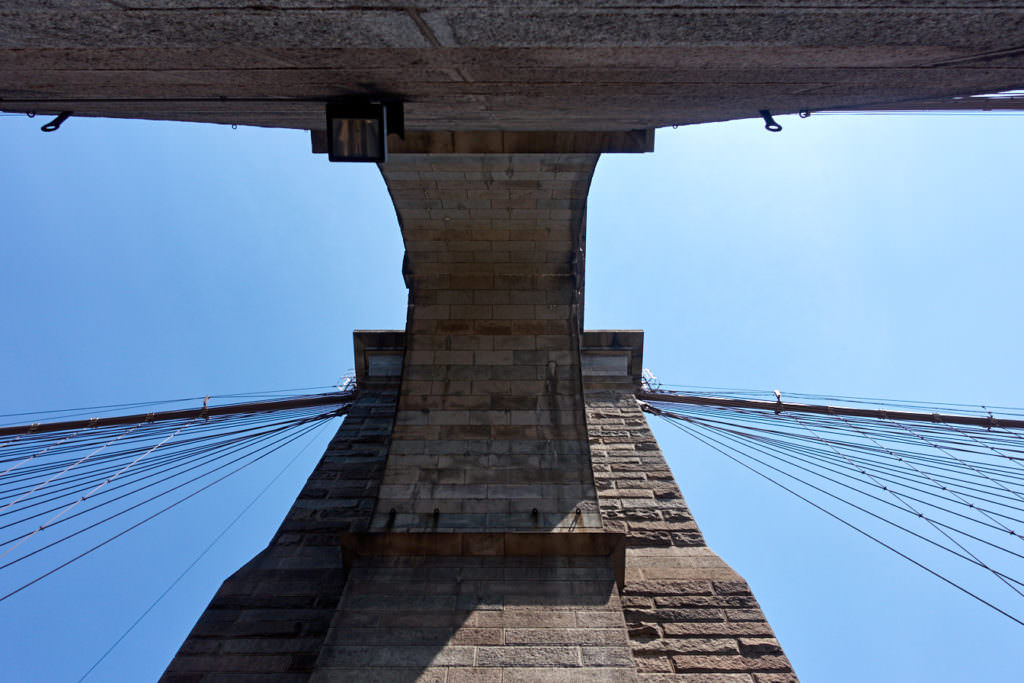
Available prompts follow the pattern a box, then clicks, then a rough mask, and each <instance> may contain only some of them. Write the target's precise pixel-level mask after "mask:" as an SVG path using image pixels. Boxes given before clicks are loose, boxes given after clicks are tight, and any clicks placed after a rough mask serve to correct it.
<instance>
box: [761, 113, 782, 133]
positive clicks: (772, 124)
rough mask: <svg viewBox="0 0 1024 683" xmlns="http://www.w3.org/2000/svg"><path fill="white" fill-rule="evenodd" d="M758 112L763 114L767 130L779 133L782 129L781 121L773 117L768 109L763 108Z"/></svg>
mask: <svg viewBox="0 0 1024 683" xmlns="http://www.w3.org/2000/svg"><path fill="white" fill-rule="evenodd" d="M758 113H759V114H760V115H761V118H762V119H764V129H765V130H768V131H771V132H773V133H778V132H779V131H780V130H782V126H780V125H779V123H778V122H777V121H776V120H775V119H773V118H772V113H771V111H769V110H768V109H762V110H761V111H759V112H758Z"/></svg>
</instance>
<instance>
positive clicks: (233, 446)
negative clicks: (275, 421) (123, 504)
mask: <svg viewBox="0 0 1024 683" xmlns="http://www.w3.org/2000/svg"><path fill="white" fill-rule="evenodd" d="M307 421H308V420H304V421H299V422H293V423H291V424H289V425H284V426H280V427H276V428H275V429H274V430H272V431H270V432H266V433H263V434H259V435H257V436H252V437H249V438H248V439H245V440H240V441H236V442H234V443H229V444H226V445H224V446H221V447H219V448H218V449H217V451H219V450H224V449H227V450H224V452H223V453H220V454H219V455H214V456H212V457H210V458H205V459H200V460H201V461H200V462H193V461H189V462H186V463H185V464H191V466H190V467H188V468H186V469H184V470H182V471H181V472H177V473H175V474H172V475H169V476H166V477H164V478H162V479H158V480H157V481H154V482H151V483H149V484H146V485H144V486H141V487H139V488H136V489H133V490H131V491H128V492H126V493H123V494H121V495H119V496H117V497H116V498H112V499H109V500H106V501H104V502H102V503H98V504H96V505H93V506H92V507H90V508H87V509H85V510H82V511H80V512H77V513H75V514H73V515H71V516H69V517H65V518H64V519H62V520H60V521H58V522H56V523H57V524H62V523H64V522H67V521H70V520H71V519H74V518H76V517H79V516H81V515H84V514H87V513H89V512H92V511H93V510H97V509H99V508H101V507H105V506H107V505H111V504H113V503H116V502H117V501H119V500H122V499H124V498H127V497H129V496H132V495H135V494H137V493H140V492H142V491H144V490H146V489H149V488H152V487H154V486H157V485H158V484H161V483H163V482H165V481H168V480H171V479H176V478H178V477H180V476H183V475H185V474H186V473H188V472H191V471H193V470H196V469H199V468H200V467H204V466H206V465H209V464H210V463H211V462H216V461H217V460H221V459H223V458H226V457H229V456H231V455H233V454H234V453H237V452H239V451H241V450H243V449H246V448H253V447H255V446H256V445H257V444H260V443H262V442H264V441H267V440H270V439H272V438H273V437H274V436H276V435H278V434H280V433H283V432H286V431H288V430H290V429H293V428H295V427H296V426H298V425H301V424H304V423H305V422H307ZM215 453H216V451H215ZM245 457H246V456H245V455H242V456H240V457H238V458H235V459H234V460H231V461H229V462H227V463H225V464H222V465H220V466H218V467H215V468H213V469H211V470H209V471H208V472H206V473H204V474H201V475H199V476H197V477H194V478H193V479H190V480H189V481H187V482H185V483H184V484H182V485H179V486H176V487H173V488H170V489H167V490H166V491H164V492H163V493H160V494H158V495H156V496H153V497H152V498H149V499H147V501H145V502H149V501H150V500H154V499H155V498H159V497H161V496H164V495H166V494H167V493H169V492H171V491H174V490H175V489H177V488H181V486H184V485H187V484H189V483H191V482H193V481H196V480H198V479H202V478H203V477H206V476H209V475H210V474H211V473H213V472H216V471H218V470H220V469H223V468H224V467H227V466H228V465H231V464H232V463H235V462H238V461H239V460H241V459H243V458H245ZM44 514H45V513H44ZM33 516H35V515H33ZM27 519H31V517H26V518H24V520H19V522H21V521H25V520H27ZM13 525H14V523H12V524H7V525H4V526H3V527H0V528H7V527H10V526H13ZM25 535H27V533H26V534H22V535H21V536H14V537H12V538H8V539H6V540H4V541H0V546H4V545H7V544H9V543H13V542H14V541H16V540H18V539H19V538H22V537H23V536H25Z"/></svg>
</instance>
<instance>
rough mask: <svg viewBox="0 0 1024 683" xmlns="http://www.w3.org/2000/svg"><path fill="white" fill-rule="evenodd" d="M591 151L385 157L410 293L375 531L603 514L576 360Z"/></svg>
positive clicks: (591, 523)
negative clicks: (392, 514) (395, 411)
mask: <svg viewBox="0 0 1024 683" xmlns="http://www.w3.org/2000/svg"><path fill="white" fill-rule="evenodd" d="M596 162H597V155H596V154H515V155H510V154H448V155H425V154H404V155H395V156H394V157H392V158H391V160H389V161H388V163H387V164H385V165H383V166H382V167H381V170H382V173H383V174H384V178H385V180H386V181H387V184H388V189H389V191H390V192H391V196H392V199H393V201H394V203H395V208H396V210H397V212H398V217H399V222H400V224H401V227H402V235H403V238H404V240H405V245H406V281H407V283H408V285H409V290H410V295H409V301H410V305H409V317H408V322H407V327H406V344H407V349H406V357H405V368H404V371H403V378H402V390H401V396H400V398H399V402H398V414H397V417H396V420H395V432H394V435H393V439H392V441H391V449H390V453H389V458H388V463H387V468H386V471H385V475H384V482H383V484H382V486H381V493H380V504H379V505H378V507H377V512H376V515H375V518H374V522H373V529H375V530H384V529H393V530H406V531H417V530H419V531H433V530H446V529H447V530H461V531H489V530H510V529H519V530H537V529H563V530H565V529H580V528H592V529H598V528H600V518H599V516H598V514H597V502H596V494H595V490H594V486H593V478H592V475H591V471H590V462H589V458H588V455H587V442H586V426H585V419H584V414H583V402H582V388H581V381H582V380H581V376H580V366H579V325H580V323H579V305H580V303H581V298H582V281H581V279H580V278H581V266H582V264H581V262H580V255H581V253H582V249H581V247H582V239H583V236H582V232H583V227H584V212H585V208H586V197H587V191H588V188H589V186H590V178H591V175H592V173H593V170H594V165H595V164H596ZM391 510H395V513H396V514H395V517H394V518H393V519H389V516H390V512H391ZM435 510H436V511H437V515H436V516H435V514H434V511H435ZM534 511H536V512H534Z"/></svg>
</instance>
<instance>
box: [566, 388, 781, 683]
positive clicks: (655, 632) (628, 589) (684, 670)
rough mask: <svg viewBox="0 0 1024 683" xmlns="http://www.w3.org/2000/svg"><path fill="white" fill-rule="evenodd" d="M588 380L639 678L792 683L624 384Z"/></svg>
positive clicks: (600, 479) (597, 465)
mask: <svg viewBox="0 0 1024 683" xmlns="http://www.w3.org/2000/svg"><path fill="white" fill-rule="evenodd" d="M594 385H595V383H588V387H587V389H588V390H587V393H586V401H587V423H588V427H589V431H590V449H591V457H592V458H593V463H594V478H595V481H596V484H597V487H598V495H599V496H600V501H601V512H602V516H603V517H604V518H605V519H606V520H607V521H606V524H609V525H611V526H613V527H615V528H618V529H621V530H622V531H625V533H626V568H625V583H624V587H623V591H622V603H623V611H624V614H625V617H626V622H627V624H628V627H629V634H630V642H631V645H632V649H633V655H634V657H635V659H636V665H637V671H638V672H639V673H640V678H641V680H642V681H650V682H654V681H658V682H659V683H660V682H662V681H665V682H668V681H680V682H682V681H687V682H689V683H698V682H699V683H711V682H712V681H713V682H714V683H794V682H795V681H796V680H797V679H796V676H795V674H794V673H793V670H792V667H791V665H790V663H789V660H788V659H787V658H786V657H785V655H784V654H783V652H782V649H781V647H780V646H779V643H778V641H777V640H776V639H775V635H774V633H773V632H772V629H771V627H770V626H769V625H768V623H767V621H766V620H765V617H764V614H763V613H762V612H761V609H760V607H759V606H758V604H757V601H756V600H755V599H754V596H753V594H752V593H751V591H750V588H749V586H747V584H746V582H745V581H744V580H743V579H742V578H741V577H740V576H739V575H738V574H736V572H734V571H733V570H732V569H731V568H730V567H729V566H728V565H727V564H726V563H725V562H723V561H722V559H721V558H719V557H718V555H716V554H715V553H714V552H712V551H711V549H710V548H708V547H707V545H706V544H705V542H704V538H703V536H702V535H701V533H700V531H699V530H698V528H697V525H696V524H695V523H694V521H693V517H692V516H691V515H690V511H689V509H688V508H687V506H686V503H685V501H684V500H683V497H682V495H681V494H680V492H679V487H678V486H677V485H676V482H675V480H674V479H673V477H672V472H671V471H670V470H669V468H668V464H667V463H666V462H665V458H664V456H663V455H662V454H661V451H660V450H659V448H658V444H657V442H656V441H655V439H654V435H653V434H652V433H651V430H650V428H649V427H648V425H647V420H646V419H645V418H644V415H643V413H642V412H641V410H640V405H639V403H638V402H637V400H636V398H635V397H634V396H633V388H632V386H631V384H629V383H626V382H624V383H622V385H621V386H620V387H618V388H614V387H613V385H612V384H610V383H608V382H605V383H603V384H602V385H600V386H594Z"/></svg>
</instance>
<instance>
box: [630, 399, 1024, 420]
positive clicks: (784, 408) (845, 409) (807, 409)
mask: <svg viewBox="0 0 1024 683" xmlns="http://www.w3.org/2000/svg"><path fill="white" fill-rule="evenodd" d="M637 398H639V399H640V400H641V401H663V402H665V403H686V404H688V405H695V406H716V407H719V408H748V409H751V410H764V411H771V412H773V413H782V412H791V413H814V414H816V415H844V416H849V417H870V418H875V419H877V420H898V421H899V420H902V421H907V422H931V423H934V424H958V425H970V426H972V427H986V428H991V427H1002V428H1004V429H1024V420H1007V419H1001V418H996V417H992V416H987V417H979V416H975V415H953V414H949V413H920V412H914V411H909V410H881V409H875V408H851V407H849V406H828V405H816V404H811V403H785V402H783V401H757V400H754V399H744V398H724V397H720V396H688V395H685V394H666V393H661V392H657V391H641V392H639V393H638V394H637Z"/></svg>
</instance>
